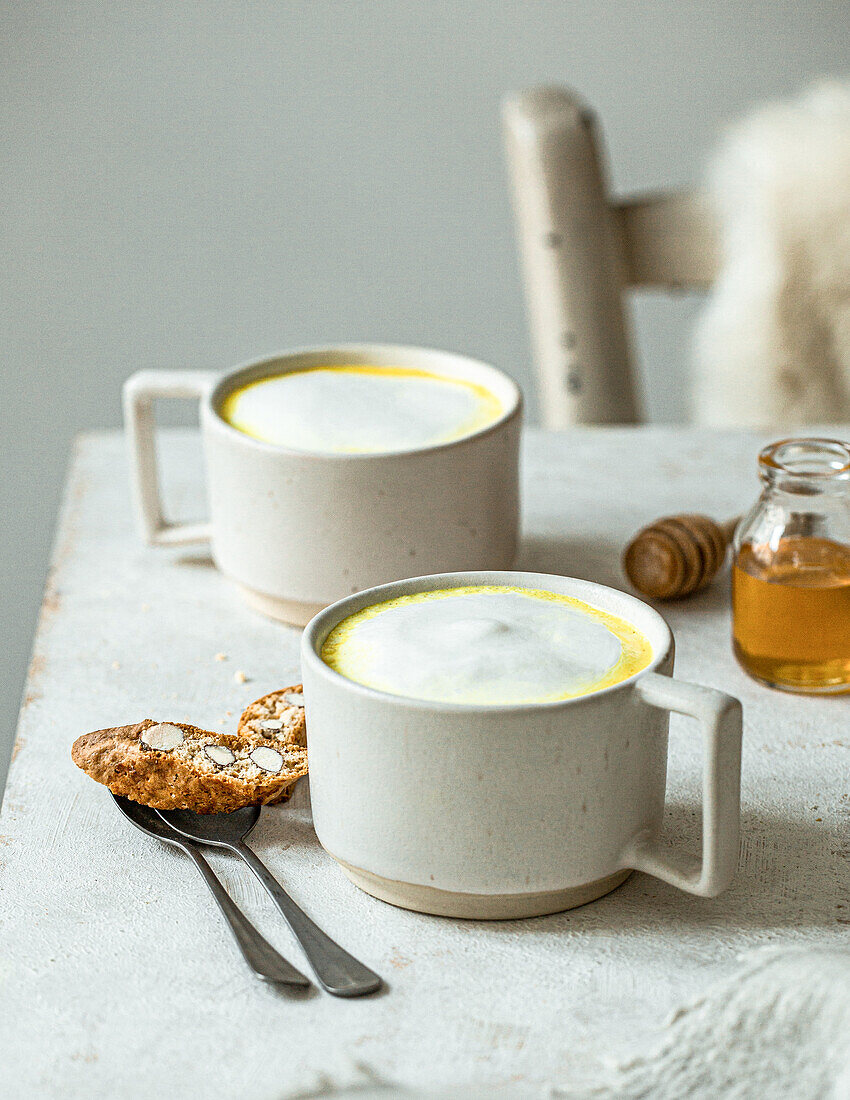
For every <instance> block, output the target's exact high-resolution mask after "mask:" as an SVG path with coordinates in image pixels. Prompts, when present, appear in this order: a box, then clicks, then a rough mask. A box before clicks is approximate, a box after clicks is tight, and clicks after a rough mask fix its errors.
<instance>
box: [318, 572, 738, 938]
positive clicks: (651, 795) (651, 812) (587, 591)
mask: <svg viewBox="0 0 850 1100" xmlns="http://www.w3.org/2000/svg"><path fill="white" fill-rule="evenodd" d="M481 584H485V585H486V584H495V585H515V586H519V587H524V588H533V589H541V588H542V589H545V590H549V591H551V592H558V593H561V594H562V595H565V596H572V597H575V598H577V599H580V600H584V601H585V602H587V603H589V604H591V605H592V606H594V607H598V608H601V609H602V610H604V611H608V612H610V613H611V614H613V615H618V616H620V617H621V618H624V619H626V620H628V621H629V622H630V623H633V624H634V625H635V626H636V627H637V628H638V630H640V631H641V632H642V633H643V634H644V635H645V636H646V638H647V639H648V641H649V642H650V644H651V645H652V649H653V658H652V661H651V662H650V664H649V665H648V667H647V668H646V669H643V670H642V671H641V672H638V673H636V674H635V675H633V676H631V677H629V678H628V679H626V680H623V681H622V682H620V683H618V684H615V685H613V686H612V687H608V688H604V689H602V690H601V691H595V692H592V693H590V694H588V695H583V696H580V697H578V698H574V699H565V700H562V701H559V702H552V703H531V704H524V705H519V706H478V705H459V704H453V703H439V702H429V701H423V700H419V699H410V698H405V697H402V696H397V695H390V694H387V693H386V692H382V691H375V690H373V689H372V688H368V687H364V686H363V685H362V684H358V683H355V682H354V681H352V680H348V679H346V678H345V677H344V676H341V675H340V674H339V673H337V672H335V671H333V669H331V668H329V667H328V666H327V665H326V664H325V663H324V661H323V660H322V659H321V656H320V654H321V650H322V645H323V643H324V641H325V639H326V638H327V636H328V634H329V633H330V632H331V630H333V628H334V627H335V626H336V625H337V624H338V623H339V622H341V621H342V620H343V619H344V618H346V617H347V616H348V615H351V614H354V613H355V612H356V611H359V610H361V609H362V608H364V607H369V606H371V605H372V604H375V603H379V602H381V601H383V600H389V599H394V598H395V597H398V596H404V595H409V594H411V593H415V592H424V591H430V590H433V589H443V588H454V587H457V586H460V585H481ZM672 669H673V638H672V635H671V633H670V630H669V628H668V626H667V624H666V623H665V621H664V619H662V617H661V616H660V615H659V614H658V612H657V611H655V610H654V609H653V608H651V607H649V606H648V605H647V604H645V603H642V602H641V601H640V600H638V599H635V597H634V596H630V595H628V594H626V593H625V592H619V591H617V590H615V589H613V588H606V587H604V586H603V585H600V584H593V583H592V582H590V581H581V580H574V579H571V578H569V577H557V576H548V575H546V574H540V573H519V572H516V573H500V572H495V573H492V572H486V573H456V574H451V575H447V576H446V575H444V576H435V577H417V578H414V579H411V580H406V581H399V582H396V583H394V584H388V585H383V586H381V587H380V588H376V589H373V590H372V591H370V592H361V593H360V594H359V595H357V596H352V597H349V598H347V599H345V600H342V601H340V603H338V604H335V605H334V606H333V607H329V608H327V609H326V610H325V611H323V612H322V613H321V614H319V615H318V616H317V617H316V618H315V619H314V620H313V621H312V623H310V625H309V626H308V628H307V630H306V631H305V632H304V636H303V638H302V646H301V670H302V676H303V680H304V700H305V705H306V709H307V743H308V751H309V754H310V793H311V800H312V806H313V824H314V826H315V829H316V834H317V836H318V838H319V840H320V841H321V843H322V845H323V846H324V847H325V848H326V849H327V851H328V852H330V854H331V855H333V856H334V858H335V859H336V860H337V861H338V862H339V863H340V864H341V865H342V868H343V870H344V871H345V873H346V874H347V875H348V876H349V878H351V879H352V880H353V881H354V882H355V883H356V884H357V885H358V886H360V887H362V888H363V889H364V890H366V891H367V892H368V893H370V894H373V895H374V896H375V897H378V898H382V899H383V900H385V901H389V902H392V903H393V904H395V905H401V906H404V907H406V908H409V909H419V910H422V911H423V912H428V913H437V914H441V915H445V916H456V917H475V918H509V917H527V916H536V915H539V914H542V913H552V912H557V911H558V910H561V909H569V908H571V907H572V906H575V905H582V904H584V903H585V902H588V901H592V900H593V899H594V898H597V897H600V896H601V895H602V894H605V893H607V892H608V891H609V890H612V889H614V887H615V886H618V885H619V884H620V883H621V882H623V881H624V880H625V879H626V878H627V877H628V876H629V874H630V873H631V872H632V871H633V870H642V871H647V872H648V873H649V874H651V875H655V876H657V877H658V878H661V879H664V881H666V882H670V883H672V884H673V885H674V886H677V887H678V888H679V889H681V890H686V891H688V892H689V893H693V894H701V895H703V896H709V897H710V896H713V895H715V894H718V893H720V891H721V890H723V889H725V888H726V886H728V884H729V882H730V880H731V878H732V874H733V872H734V869H735V864H736V861H737V856H738V829H739V819H740V771H741V704H740V703H739V702H738V700H737V699H733V698H732V697H731V696H729V695H725V694H723V693H722V692H720V691H715V690H713V689H711V688H706V687H700V686H698V685H696V684H687V683H682V682H680V681H678V680H673V679H671V677H670V673H671V672H672ZM671 711H674V712H677V713H679V714H686V715H690V716H691V717H693V718H695V719H697V721H698V722H699V723H700V726H701V727H702V734H703V738H704V744H705V750H704V766H703V811H702V812H703V841H702V846H703V850H702V856H701V857H697V856H694V855H691V854H690V853H686V852H678V851H675V850H668V849H667V848H665V847H664V846H662V844H661V843H660V842H659V834H660V831H661V821H662V817H663V813H664V797H665V796H664V789H665V780H666V771H667V730H668V723H669V715H670V712H671Z"/></svg>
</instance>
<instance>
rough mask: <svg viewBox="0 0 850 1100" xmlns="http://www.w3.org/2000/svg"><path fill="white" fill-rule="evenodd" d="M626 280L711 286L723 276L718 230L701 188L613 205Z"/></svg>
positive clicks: (682, 286)
mask: <svg viewBox="0 0 850 1100" xmlns="http://www.w3.org/2000/svg"><path fill="white" fill-rule="evenodd" d="M613 214H614V222H615V224H616V226H617V229H618V231H619V233H620V237H621V240H622V249H623V257H624V261H625V269H626V270H625V278H626V283H627V284H628V285H629V286H633V287H663V288H666V289H668V290H675V289H706V288H708V287H709V286H711V284H712V282H713V281H714V279H715V277H716V275H717V269H718V266H719V255H718V245H717V230H716V226H715V222H714V218H713V216H712V213H711V210H710V208H709V206H708V202H707V200H706V198H705V196H704V195H703V194H702V193H701V192H699V191H674V192H670V193H668V194H655V195H638V196H635V197H634V198H629V199H625V200H623V201H620V202H615V203H614V204H613Z"/></svg>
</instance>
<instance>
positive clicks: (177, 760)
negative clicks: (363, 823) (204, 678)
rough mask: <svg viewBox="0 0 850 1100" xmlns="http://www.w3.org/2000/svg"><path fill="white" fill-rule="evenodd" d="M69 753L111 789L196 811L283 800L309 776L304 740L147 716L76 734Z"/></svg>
mask: <svg viewBox="0 0 850 1100" xmlns="http://www.w3.org/2000/svg"><path fill="white" fill-rule="evenodd" d="M71 758H72V759H73V761H74V763H75V764H76V765H77V767H78V768H82V769H83V771H84V772H85V773H86V774H87V775H90V776H91V777H92V779H96V780H97V782H98V783H103V784H104V785H105V786H107V787H109V789H110V790H111V791H112V793H113V794H121V795H124V796H125V797H126V798H130V799H132V800H133V801H134V802H141V803H142V804H143V805H145V806H152V807H153V808H154V809H156V810H194V811H195V813H199V814H216V813H230V811H231V810H238V809H239V808H240V807H242V806H250V805H256V804H260V805H269V804H270V803H272V802H282V801H284V800H285V799H287V798H289V796H290V795H291V793H292V788H293V786H294V784H295V781H296V780H297V779H300V778H301V776H302V775H306V774H307V750H306V749H305V748H304V747H303V746H302V745H291V744H287V743H285V742H281V743H275V744H272V743H271V742H269V741H266V740H263V739H261V738H258V737H248V736H240V735H238V734H236V735H234V734H223V733H210V731H209V730H202V729H198V728H197V727H195V726H189V725H186V724H185V723H183V722H154V721H153V720H152V719H150V718H146V719H145V720H144V722H137V723H136V724H135V725H133V726H116V727H114V728H113V729H105V730H97V731H96V732H95V733H86V734H84V735H83V736H82V737H78V738H77V740H76V741H75V742H74V744H73V746H72V748H71Z"/></svg>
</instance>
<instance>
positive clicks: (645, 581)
mask: <svg viewBox="0 0 850 1100" xmlns="http://www.w3.org/2000/svg"><path fill="white" fill-rule="evenodd" d="M740 518H741V517H740V516H736V517H735V518H734V519H730V520H729V522H728V523H716V522H715V521H714V520H713V519H711V518H709V516H699V515H683V516H665V517H664V518H663V519H659V520H656V521H655V523H653V524H650V526H649V527H644V528H643V530H642V531H638V533H637V534H636V535H635V537H634V538H633V539H632V541H631V542H630V543H629V545H628V546H627V547H626V549H625V551H624V553H623V568H624V569H625V571H626V576H627V577H628V578H629V580H630V581H631V582H632V584H633V585H634V586H635V588H636V589H637V590H638V592H640V593H642V594H643V595H644V596H649V597H650V598H651V599H655V600H674V599H679V598H680V597H682V596H690V594H691V593H692V592H698V591H699V590H700V589H701V588H705V587H706V585H708V584H710V583H711V582H712V581H713V580H714V578H715V576H716V575H717V572H718V570H719V569H720V567H721V566H722V565H723V562H724V561H725V560H726V550H727V548H728V546H729V543H730V542H731V541H732V536H733V534H734V533H735V528H736V527H737V526H738V521H739V520H740Z"/></svg>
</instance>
